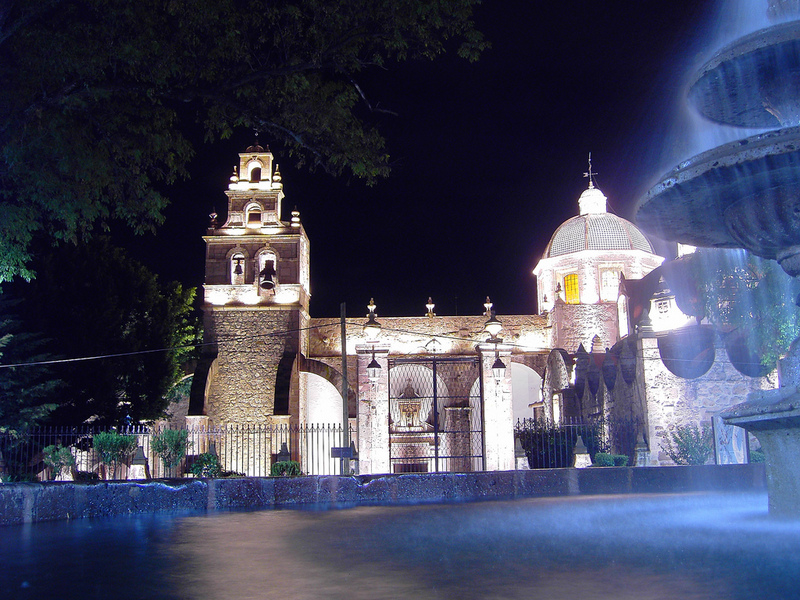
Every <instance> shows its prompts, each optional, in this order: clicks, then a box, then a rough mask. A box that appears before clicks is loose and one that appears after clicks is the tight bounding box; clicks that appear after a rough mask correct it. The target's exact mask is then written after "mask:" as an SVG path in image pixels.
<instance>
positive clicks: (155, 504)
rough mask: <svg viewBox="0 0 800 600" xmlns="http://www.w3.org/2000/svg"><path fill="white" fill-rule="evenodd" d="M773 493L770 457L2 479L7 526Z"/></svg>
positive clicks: (0, 496) (1, 515)
mask: <svg viewBox="0 0 800 600" xmlns="http://www.w3.org/2000/svg"><path fill="white" fill-rule="evenodd" d="M715 490H716V491H753V490H766V475H765V469H764V465H763V464H752V465H725V466H716V465H707V466H702V467H635V468H634V467H605V468H588V469H536V470H531V471H493V472H482V473H429V474H415V475H383V476H380V475H379V476H373V475H370V476H367V475H365V476H352V477H338V476H331V475H329V476H311V477H263V478H256V477H252V478H240V479H172V480H159V481H150V482H144V481H120V482H105V483H95V484H88V483H72V482H52V483H50V482H48V483H6V484H0V525H14V524H20V523H32V522H37V521H53V520H59V519H72V518H80V517H102V516H113V515H122V514H131V513H142V512H156V511H161V510H171V511H183V510H198V511H204V510H212V511H213V510H232V509H264V508H280V507H287V508H290V507H300V506H303V505H306V506H309V505H323V506H330V507H344V506H355V505H360V504H365V505H370V504H372V505H375V504H418V503H449V502H472V501H477V500H510V499H514V498H532V497H543V496H569V495H579V494H587V495H588V494H643V493H681V492H696V491H715Z"/></svg>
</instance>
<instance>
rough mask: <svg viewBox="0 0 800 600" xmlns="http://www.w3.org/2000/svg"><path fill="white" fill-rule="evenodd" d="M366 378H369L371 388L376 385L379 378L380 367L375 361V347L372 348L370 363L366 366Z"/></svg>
mask: <svg viewBox="0 0 800 600" xmlns="http://www.w3.org/2000/svg"><path fill="white" fill-rule="evenodd" d="M367 377H368V378H369V382H370V384H372V387H373V388H374V387H376V386H377V385H378V380H379V379H380V377H381V365H380V363H378V361H377V360H375V347H374V346H373V348H372V361H371V362H370V363H369V364H368V365H367Z"/></svg>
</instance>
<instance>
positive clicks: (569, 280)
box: [564, 273, 580, 304]
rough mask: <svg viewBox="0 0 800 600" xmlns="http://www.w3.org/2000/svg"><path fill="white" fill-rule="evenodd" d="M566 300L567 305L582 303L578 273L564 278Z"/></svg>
mask: <svg viewBox="0 0 800 600" xmlns="http://www.w3.org/2000/svg"><path fill="white" fill-rule="evenodd" d="M564 300H565V301H566V303H567V304H578V303H579V302H580V293H579V292H578V274H577V273H571V274H569V275H567V276H566V277H564Z"/></svg>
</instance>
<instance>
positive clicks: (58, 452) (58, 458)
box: [42, 444, 75, 479]
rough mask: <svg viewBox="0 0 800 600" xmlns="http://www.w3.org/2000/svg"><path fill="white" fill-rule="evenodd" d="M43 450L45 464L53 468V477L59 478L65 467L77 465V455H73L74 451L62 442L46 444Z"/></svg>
mask: <svg viewBox="0 0 800 600" xmlns="http://www.w3.org/2000/svg"><path fill="white" fill-rule="evenodd" d="M42 452H43V453H44V464H45V465H46V466H48V467H50V469H51V473H50V478H51V479H58V476H59V475H61V473H62V472H63V471H64V470H65V469H72V468H73V467H74V466H75V457H74V456H72V451H71V450H70V449H69V448H65V447H64V446H62V445H61V444H55V445H50V446H45V448H44V449H43V450H42Z"/></svg>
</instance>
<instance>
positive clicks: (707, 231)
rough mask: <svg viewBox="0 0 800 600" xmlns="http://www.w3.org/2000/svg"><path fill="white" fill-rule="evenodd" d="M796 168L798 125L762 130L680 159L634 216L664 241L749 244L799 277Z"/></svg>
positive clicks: (799, 151)
mask: <svg viewBox="0 0 800 600" xmlns="http://www.w3.org/2000/svg"><path fill="white" fill-rule="evenodd" d="M799 174H800V127H787V128H785V129H781V130H777V131H769V132H766V133H761V134H758V135H755V136H752V137H749V138H746V139H743V140H738V141H735V142H731V143H728V144H725V145H723V146H720V147H718V148H714V149H713V150H709V151H707V152H704V153H702V154H699V155H697V156H695V157H693V158H690V159H688V160H685V161H683V162H681V163H680V164H679V165H678V166H677V167H676V168H675V169H673V170H672V171H671V172H670V173H668V174H667V175H666V176H665V177H663V178H662V179H661V181H659V182H658V183H657V184H656V185H655V186H653V187H652V188H651V189H650V190H649V191H648V192H647V194H646V195H645V196H644V197H643V198H642V199H641V200H640V202H639V205H638V207H637V212H636V221H637V222H638V224H639V225H641V226H642V227H643V228H644V229H646V230H648V231H650V232H652V233H654V234H656V235H658V236H659V237H661V238H663V239H667V240H672V241H681V242H684V243H688V244H692V245H695V246H705V247H712V248H742V247H744V248H747V249H748V250H750V251H751V252H753V253H754V254H757V255H758V256H762V257H764V258H771V259H777V260H778V261H779V262H781V266H783V267H784V269H785V270H786V271H787V272H788V273H789V274H790V275H797V274H798V273H800V264H798V265H796V264H795V263H796V262H797V258H796V257H797V254H798V251H800V248H799V247H800V176H799Z"/></svg>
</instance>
